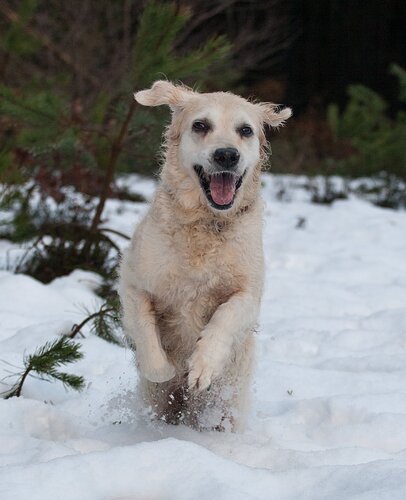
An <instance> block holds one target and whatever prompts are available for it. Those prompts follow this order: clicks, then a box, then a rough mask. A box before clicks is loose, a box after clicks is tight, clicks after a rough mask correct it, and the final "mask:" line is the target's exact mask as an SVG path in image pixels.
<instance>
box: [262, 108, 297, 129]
mask: <svg viewBox="0 0 406 500" xmlns="http://www.w3.org/2000/svg"><path fill="white" fill-rule="evenodd" d="M260 106H261V110H262V116H263V122H264V123H265V124H266V125H270V126H271V127H279V126H280V125H283V124H284V123H285V121H286V120H287V119H288V118H290V117H291V116H292V110H291V109H290V108H283V109H279V106H278V105H277V104H272V103H263V104H260Z"/></svg>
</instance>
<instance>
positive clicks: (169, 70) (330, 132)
mask: <svg viewBox="0 0 406 500" xmlns="http://www.w3.org/2000/svg"><path fill="white" fill-rule="evenodd" d="M405 25H406V2H404V1H402V0H380V1H378V0H371V1H369V2H366V1H361V0H351V1H350V0H323V1H315V0H267V1H265V0H257V1H253V0H195V1H191V0H178V1H165V0H142V1H136V0H115V1H111V0H81V1H78V0H74V1H69V2H62V1H60V0H0V238H5V239H7V240H9V241H10V242H13V243H16V244H17V245H18V249H19V250H21V252H22V253H21V255H20V257H19V258H18V259H17V260H16V261H13V263H10V264H9V269H10V270H12V271H13V272H16V273H25V274H28V275H31V276H33V277H34V278H36V279H38V280H40V281H42V282H44V283H48V282H50V281H52V280H53V279H54V278H56V277H58V276H62V275H67V274H69V273H70V272H71V271H72V270H74V269H77V268H80V269H85V270H89V271H94V272H96V273H98V274H100V275H101V276H102V278H103V279H102V285H101V286H100V288H99V289H98V290H97V293H98V295H99V296H101V297H102V298H103V299H104V301H103V305H102V306H101V308H100V310H99V311H96V312H93V313H91V314H90V315H89V316H88V317H87V318H85V319H84V320H83V321H82V322H81V323H80V324H79V325H75V327H74V328H73V329H72V331H71V332H70V334H69V335H68V337H70V338H71V339H72V338H74V337H75V336H77V335H80V332H81V328H82V327H83V326H84V325H86V324H87V323H88V322H92V324H93V329H94V331H95V332H96V333H97V334H98V335H100V336H101V337H103V338H105V339H107V340H110V341H112V342H119V340H118V339H117V338H116V336H115V333H114V332H115V329H116V327H117V324H118V323H119V321H120V317H119V305H118V298H117V293H116V291H115V273H116V269H117V265H118V262H119V258H120V246H121V245H122V240H125V239H129V235H125V234H122V233H120V232H119V231H117V230H116V228H113V227H109V221H108V220H106V218H105V215H104V213H105V210H104V208H105V205H106V202H107V201H108V199H109V198H118V199H120V200H124V201H131V202H138V201H145V200H143V198H142V196H141V195H140V194H139V193H138V192H137V182H139V180H137V179H138V178H137V179H135V180H134V179H133V180H132V182H130V183H125V182H120V181H119V180H123V178H124V177H125V175H126V174H131V173H139V174H144V175H149V176H151V175H154V174H155V173H156V172H157V171H158V168H159V149H160V144H161V138H162V132H163V129H164V126H165V124H167V123H168V120H169V118H170V117H169V111H168V110H167V109H160V108H154V109H152V108H143V107H142V106H138V105H137V103H136V102H135V100H134V99H133V93H134V91H137V90H139V89H142V88H145V87H148V86H150V85H151V84H152V82H153V81H154V80H156V79H162V78H168V79H170V80H174V81H182V82H184V83H185V84H187V85H190V86H193V87H195V88H198V89H200V90H202V91H215V90H230V91H233V92H236V93H239V94H241V95H243V96H246V97H253V98H257V99H260V100H263V101H271V102H275V103H278V104H281V105H288V106H290V107H292V108H293V111H294V117H293V118H292V119H291V120H289V122H288V125H287V126H286V127H284V128H281V129H280V130H277V131H271V130H269V131H267V133H268V136H269V139H270V143H271V145H272V154H271V155H270V161H269V164H268V165H267V166H266V167H267V168H269V169H270V170H271V171H272V172H275V173H283V174H300V175H303V178H302V177H301V178H300V179H302V180H301V181H300V182H303V183H304V184H303V187H304V188H305V189H308V190H309V192H310V193H311V200H312V201H313V202H315V203H326V204H331V203H333V202H334V201H335V200H336V199H341V198H345V197H348V196H350V195H354V194H355V195H357V196H363V197H365V198H367V199H368V200H370V201H372V202H373V203H375V204H377V205H380V206H383V207H387V208H391V209H401V210H402V209H404V208H405V207H406V189H405V183H406V148H405V144H406V111H405V103H406V61H405V57H406V56H405V54H406V52H405V42H404V38H405V35H404V32H405V28H404V27H405ZM270 152H271V150H270ZM337 175H338V176H341V177H340V179H337V177H335V176H337ZM354 178H355V179H357V180H356V181H352V180H353V179H354ZM337 181H339V182H338V183H337ZM337 186H338V187H337ZM285 195H286V193H285V189H284V188H283V189H281V190H280V193H278V197H279V196H280V198H281V199H285V198H284V197H285ZM298 227H300V226H298ZM120 242H121V243H120ZM21 244H23V246H21ZM124 244H125V243H124ZM63 342H64V341H63ZM45 347H46V349H45ZM45 347H44V348H43V349H42V350H41V351H40V354H41V356H39V358H38V359H40V360H41V359H43V356H44V355H45V358H46V359H48V358H49V353H51V354H52V355H54V354H58V353H59V354H60V355H61V356H62V355H63V351H64V349H65V348H66V346H65V345H62V344H61V345H59V344H55V345H51V346H49V345H48V346H45ZM67 347H69V345H68V346H67ZM47 349H48V350H47ZM56 351H58V352H56ZM59 351H60V352H59ZM59 354H58V355H59ZM68 354H69V355H70V356H71V357H72V356H73V358H74V357H75V356H76V353H75V352H70V353H68ZM47 356H48V358H47ZM73 358H72V359H73ZM55 359H56V361H55V360H54V361H55V362H57V363H59V362H60V361H58V359H60V358H55ZM64 359H65V358H64ZM27 360H28V361H29V362H30V363H31V364H30V363H28V365H29V366H28V365H27V370H31V369H34V368H32V367H33V366H34V365H33V364H32V363H33V362H34V361H36V360H37V357H34V358H32V357H31V358H27ZM28 361H27V362H28ZM37 361H38V360H37ZM37 361H36V362H37ZM48 361H49V359H48ZM38 366H39V365H38ZM47 366H48V365H47ZM52 366H53V365H52ZM49 373H51V372H49ZM52 373H53V372H52ZM50 376H54V375H52V374H51V375H50ZM58 376H59V375H58ZM23 380H24V378H23V379H22V382H21V383H20V384H18V385H17V386H16V388H15V390H13V391H12V393H11V394H12V395H19V393H20V392H21V385H22V383H23ZM80 383H81V382H80V380H72V384H71V385H72V387H75V384H76V385H77V387H79V385H80ZM67 384H68V382H67ZM68 385H69V384H68Z"/></svg>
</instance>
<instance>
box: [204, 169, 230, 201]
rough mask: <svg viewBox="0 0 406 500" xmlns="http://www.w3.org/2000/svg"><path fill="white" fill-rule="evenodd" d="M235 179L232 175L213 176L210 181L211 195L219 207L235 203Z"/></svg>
mask: <svg viewBox="0 0 406 500" xmlns="http://www.w3.org/2000/svg"><path fill="white" fill-rule="evenodd" d="M234 193H235V178H234V176H233V175H232V174H219V175H213V176H212V178H211V180H210V194H211V197H212V198H213V201H214V202H215V203H217V205H228V204H229V203H231V202H232V201H233V198H234Z"/></svg>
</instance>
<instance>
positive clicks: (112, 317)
mask: <svg viewBox="0 0 406 500" xmlns="http://www.w3.org/2000/svg"><path fill="white" fill-rule="evenodd" d="M90 322H92V328H91V331H92V333H94V334H95V335H97V336H98V337H100V338H102V339H104V340H107V342H111V343H112V344H117V345H122V344H121V342H120V340H119V339H118V338H117V337H116V336H115V335H114V333H113V331H114V330H115V329H116V328H117V327H118V326H119V325H120V315H119V306H118V304H117V303H116V302H115V301H110V303H109V301H106V302H105V303H104V304H103V305H102V306H101V307H100V309H99V310H98V311H96V312H94V313H92V314H89V316H87V317H86V318H85V319H84V320H83V321H82V322H81V323H79V324H77V325H74V326H73V328H72V330H71V332H70V333H69V334H67V335H66V337H68V338H70V339H73V338H75V337H76V336H77V335H79V334H81V333H82V329H83V327H84V326H85V325H87V324H88V323H90Z"/></svg>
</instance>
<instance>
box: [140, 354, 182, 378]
mask: <svg viewBox="0 0 406 500" xmlns="http://www.w3.org/2000/svg"><path fill="white" fill-rule="evenodd" d="M139 368H140V371H141V374H142V375H143V377H145V378H146V379H147V380H149V381H150V382H157V383H162V382H167V381H168V380H171V379H172V378H173V377H174V376H175V375H176V370H175V367H174V366H173V365H172V364H171V363H170V362H169V361H168V359H166V358H164V357H162V358H161V359H159V360H157V359H155V360H154V361H153V362H150V363H148V364H146V363H142V362H140V363H139Z"/></svg>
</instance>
